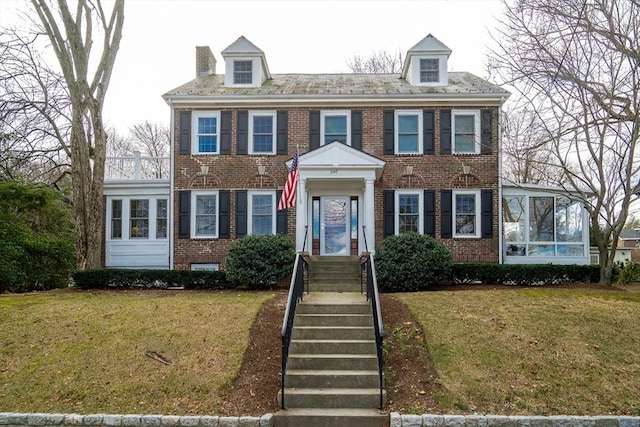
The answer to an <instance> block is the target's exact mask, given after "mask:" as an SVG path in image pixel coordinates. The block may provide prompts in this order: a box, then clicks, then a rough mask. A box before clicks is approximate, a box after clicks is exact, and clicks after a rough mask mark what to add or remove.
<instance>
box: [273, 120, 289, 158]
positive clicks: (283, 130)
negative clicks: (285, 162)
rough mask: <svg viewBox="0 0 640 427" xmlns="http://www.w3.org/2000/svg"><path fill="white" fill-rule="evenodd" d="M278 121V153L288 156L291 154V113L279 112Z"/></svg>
mask: <svg viewBox="0 0 640 427" xmlns="http://www.w3.org/2000/svg"><path fill="white" fill-rule="evenodd" d="M277 121H278V131H277V132H278V133H277V143H276V147H277V148H276V153H277V154H287V153H288V152H289V144H288V142H289V112H288V111H287V110H280V111H278V116H277Z"/></svg>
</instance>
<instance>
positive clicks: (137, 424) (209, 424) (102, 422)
mask: <svg viewBox="0 0 640 427" xmlns="http://www.w3.org/2000/svg"><path fill="white" fill-rule="evenodd" d="M27 426H29V427H31V426H34V427H60V426H78V427H85V426H87V427H88V426H102V427H274V419H273V414H265V415H263V416H262V417H216V416H188V417H182V416H175V415H111V414H90V415H78V414H39V413H33V414H23V413H15V412H0V427H27Z"/></svg>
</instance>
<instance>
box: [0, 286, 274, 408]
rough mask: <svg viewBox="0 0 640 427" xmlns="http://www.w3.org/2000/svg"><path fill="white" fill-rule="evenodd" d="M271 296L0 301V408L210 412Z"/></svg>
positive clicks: (148, 294)
mask: <svg viewBox="0 0 640 427" xmlns="http://www.w3.org/2000/svg"><path fill="white" fill-rule="evenodd" d="M273 296H274V295H273V294H272V293H268V292H195V291H194V292H177V293H174V292H172V291H142V292H136V291H121V292H65V293H53V294H51V293H46V294H39V295H3V296H0V412H14V411H15V412H64V413H68V412H76V413H162V414H215V413H216V408H217V407H218V406H219V405H220V399H221V396H220V394H219V392H220V390H221V388H222V387H223V386H224V385H225V384H226V383H228V382H229V381H230V380H231V379H233V378H234V377H235V376H236V374H237V372H238V369H239V367H240V364H241V362H242V356H243V353H244V351H245V348H246V347H247V342H248V338H249V331H250V329H251V325H252V323H253V321H254V318H255V316H256V314H257V313H258V310H259V309H260V306H261V305H262V303H263V302H265V301H266V300H268V299H269V298H272V297H273ZM148 352H149V353H148ZM153 352H155V353H153ZM147 354H148V355H147ZM149 356H156V358H152V357H149ZM162 357H164V358H165V359H167V361H168V362H170V364H165V363H162V362H161V361H159V359H160V360H162ZM274 399H275V397H274Z"/></svg>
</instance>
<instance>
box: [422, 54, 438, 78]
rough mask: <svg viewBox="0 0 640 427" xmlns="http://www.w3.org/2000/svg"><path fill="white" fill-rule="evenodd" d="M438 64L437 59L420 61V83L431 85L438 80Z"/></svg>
mask: <svg viewBox="0 0 640 427" xmlns="http://www.w3.org/2000/svg"><path fill="white" fill-rule="evenodd" d="M439 62H440V61H439V60H438V59H437V58H429V59H421V60H420V83H433V82H437V81H439V80H440V79H439V77H440V70H439V67H438V63H439Z"/></svg>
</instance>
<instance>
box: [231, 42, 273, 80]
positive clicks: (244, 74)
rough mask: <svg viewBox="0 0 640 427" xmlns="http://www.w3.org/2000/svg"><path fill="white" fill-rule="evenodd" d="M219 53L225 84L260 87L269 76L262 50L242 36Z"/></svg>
mask: <svg viewBox="0 0 640 427" xmlns="http://www.w3.org/2000/svg"><path fill="white" fill-rule="evenodd" d="M221 53H222V57H223V58H224V62H225V66H224V69H225V72H224V84H225V86H234V87H260V86H262V83H264V81H265V80H267V79H270V78H271V74H270V73H269V67H268V66H267V59H266V58H265V56H264V52H263V51H262V50H260V49H259V48H258V47H257V46H256V45H254V44H253V43H251V42H250V41H249V40H247V39H246V38H245V37H244V36H240V37H239V38H238V40H236V41H234V42H233V43H231V44H230V45H229V46H228V47H227V48H226V49H225V50H223V51H222V52H221Z"/></svg>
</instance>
